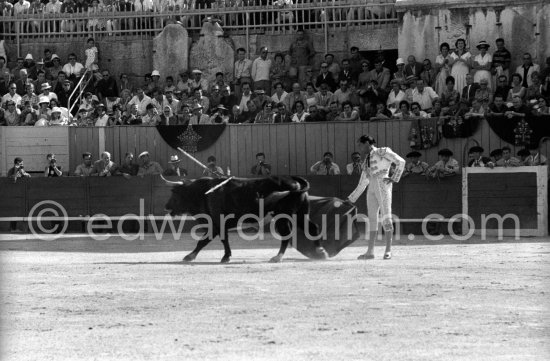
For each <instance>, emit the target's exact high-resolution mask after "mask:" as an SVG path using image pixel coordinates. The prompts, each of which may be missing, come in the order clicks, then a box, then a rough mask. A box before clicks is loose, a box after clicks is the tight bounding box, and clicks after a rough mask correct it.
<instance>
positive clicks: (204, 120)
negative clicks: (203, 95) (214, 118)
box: [189, 103, 211, 125]
mask: <svg viewBox="0 0 550 361" xmlns="http://www.w3.org/2000/svg"><path fill="white" fill-rule="evenodd" d="M192 111H193V115H191V118H189V124H191V125H196V124H211V123H210V117H209V116H208V115H206V114H203V106H202V105H201V104H198V103H197V104H195V105H194V106H193V109H192Z"/></svg>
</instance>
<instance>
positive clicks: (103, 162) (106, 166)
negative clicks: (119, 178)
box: [92, 152, 118, 177]
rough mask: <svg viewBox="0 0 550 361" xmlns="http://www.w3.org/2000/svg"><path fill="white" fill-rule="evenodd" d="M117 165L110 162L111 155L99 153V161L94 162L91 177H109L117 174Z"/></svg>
mask: <svg viewBox="0 0 550 361" xmlns="http://www.w3.org/2000/svg"><path fill="white" fill-rule="evenodd" d="M117 168H118V167H117V165H116V163H114V162H113V161H111V153H109V152H103V153H101V159H99V160H96V161H95V162H94V170H93V172H92V173H93V175H96V176H98V177H110V176H112V175H115V173H116V172H117Z"/></svg>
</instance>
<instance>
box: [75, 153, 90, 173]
mask: <svg viewBox="0 0 550 361" xmlns="http://www.w3.org/2000/svg"><path fill="white" fill-rule="evenodd" d="M93 172H94V166H93V163H92V153H90V152H86V153H83V154H82V163H81V164H79V165H77V166H76V169H75V171H74V175H75V176H77V177H89V176H91V175H92V174H93Z"/></svg>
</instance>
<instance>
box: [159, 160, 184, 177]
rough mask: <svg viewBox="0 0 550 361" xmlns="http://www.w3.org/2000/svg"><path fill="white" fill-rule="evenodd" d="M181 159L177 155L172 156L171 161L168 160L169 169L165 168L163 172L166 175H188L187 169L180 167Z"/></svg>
mask: <svg viewBox="0 0 550 361" xmlns="http://www.w3.org/2000/svg"><path fill="white" fill-rule="evenodd" d="M180 163H181V159H179V158H178V156H177V155H172V156H170V161H169V162H168V166H169V168H168V169H165V170H164V172H162V175H164V176H167V177H168V176H174V177H187V170H186V169H183V168H181V167H180Z"/></svg>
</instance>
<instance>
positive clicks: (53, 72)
mask: <svg viewBox="0 0 550 361" xmlns="http://www.w3.org/2000/svg"><path fill="white" fill-rule="evenodd" d="M60 71H63V65H61V58H60V57H59V55H57V54H52V66H51V67H50V68H48V73H49V74H50V76H51V77H52V79H56V78H57V74H59V72H60Z"/></svg>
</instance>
